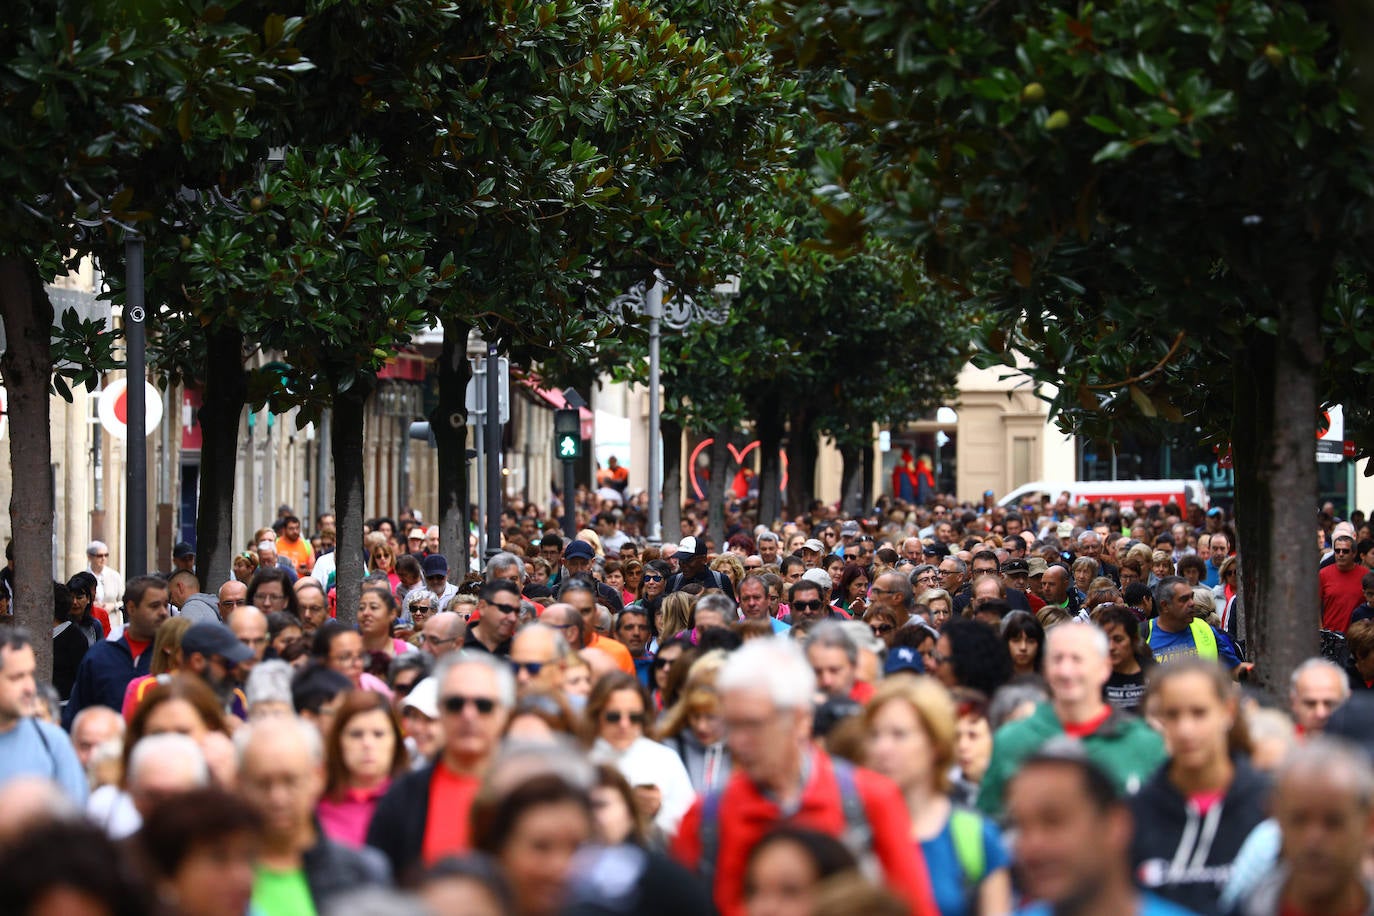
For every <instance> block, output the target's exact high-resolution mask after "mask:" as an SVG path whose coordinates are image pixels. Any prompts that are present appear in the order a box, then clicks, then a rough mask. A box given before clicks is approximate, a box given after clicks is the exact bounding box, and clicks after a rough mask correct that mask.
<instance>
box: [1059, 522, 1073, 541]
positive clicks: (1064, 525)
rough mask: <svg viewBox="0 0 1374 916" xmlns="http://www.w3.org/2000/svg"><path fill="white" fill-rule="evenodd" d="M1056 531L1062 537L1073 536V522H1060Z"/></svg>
mask: <svg viewBox="0 0 1374 916" xmlns="http://www.w3.org/2000/svg"><path fill="white" fill-rule="evenodd" d="M1056 531H1057V532H1058V534H1059V536H1060V537H1061V538H1071V537H1073V522H1068V521H1065V522H1060V523H1059V527H1058V528H1057V529H1056Z"/></svg>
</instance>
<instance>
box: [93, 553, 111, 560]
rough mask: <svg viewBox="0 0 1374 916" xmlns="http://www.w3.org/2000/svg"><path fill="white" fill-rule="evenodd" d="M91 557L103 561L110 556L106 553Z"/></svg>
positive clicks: (94, 554)
mask: <svg viewBox="0 0 1374 916" xmlns="http://www.w3.org/2000/svg"><path fill="white" fill-rule="evenodd" d="M91 556H93V557H95V558H96V559H97V560H104V559H107V558H109V556H110V555H109V554H108V553H93V554H91Z"/></svg>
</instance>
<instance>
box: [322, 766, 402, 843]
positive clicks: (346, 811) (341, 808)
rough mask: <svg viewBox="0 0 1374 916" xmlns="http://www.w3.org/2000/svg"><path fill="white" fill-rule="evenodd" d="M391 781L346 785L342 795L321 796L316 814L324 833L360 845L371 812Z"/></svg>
mask: <svg viewBox="0 0 1374 916" xmlns="http://www.w3.org/2000/svg"><path fill="white" fill-rule="evenodd" d="M390 785H391V780H387V781H386V782H384V783H382V784H381V785H380V786H378V787H377V788H375V789H345V790H344V792H343V797H342V798H339V799H331V798H322V799H320V803H319V805H318V806H317V807H316V808H315V814H316V816H317V817H318V818H319V819H320V827H321V829H323V830H324V835H325V836H327V837H329V838H330V839H331V840H334V841H335V842H337V843H343V844H344V845H345V846H347V847H349V848H350V849H358V848H360V847H361V846H362V845H363V843H364V842H365V841H366V840H367V827H368V825H369V824H371V823H372V812H374V811H376V810H377V802H378V801H380V800H381V797H382V796H383V795H385V794H386V790H387V787H388V786H390Z"/></svg>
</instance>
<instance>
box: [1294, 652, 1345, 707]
mask: <svg viewBox="0 0 1374 916" xmlns="http://www.w3.org/2000/svg"><path fill="white" fill-rule="evenodd" d="M1321 670H1326V671H1329V672H1330V673H1331V675H1332V676H1333V677H1335V678H1336V683H1337V684H1339V685H1340V689H1341V698H1342V699H1345V698H1346V697H1349V696H1350V679H1349V678H1348V677H1346V674H1345V671H1344V670H1343V669H1342V668H1341V666H1340V665H1338V664H1336V663H1335V662H1333V661H1330V660H1328V659H1325V658H1309V659H1308V660H1307V661H1305V662H1303V663H1302V664H1301V665H1299V666H1298V667H1296V668H1294V669H1293V674H1292V676H1291V677H1290V678H1289V679H1288V692H1289V695H1296V694H1297V692H1298V681H1299V680H1301V679H1302V676H1303V675H1304V674H1306V673H1307V672H1309V671H1321Z"/></svg>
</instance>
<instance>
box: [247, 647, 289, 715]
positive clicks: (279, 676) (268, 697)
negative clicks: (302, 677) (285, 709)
mask: <svg viewBox="0 0 1374 916" xmlns="http://www.w3.org/2000/svg"><path fill="white" fill-rule="evenodd" d="M293 674H295V672H294V671H293V670H292V668H291V666H290V665H289V664H287V663H286V662H284V661H282V660H281V659H278V658H274V659H271V660H269V661H265V662H260V663H258V664H257V665H254V666H253V670H252V671H251V672H250V673H249V675H248V683H246V684H244V687H243V692H244V694H245V696H246V697H247V699H248V708H249V709H252V708H253V707H254V706H257V705H258V704H259V703H285V704H286V705H287V706H290V705H291V677H292V675H293Z"/></svg>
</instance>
